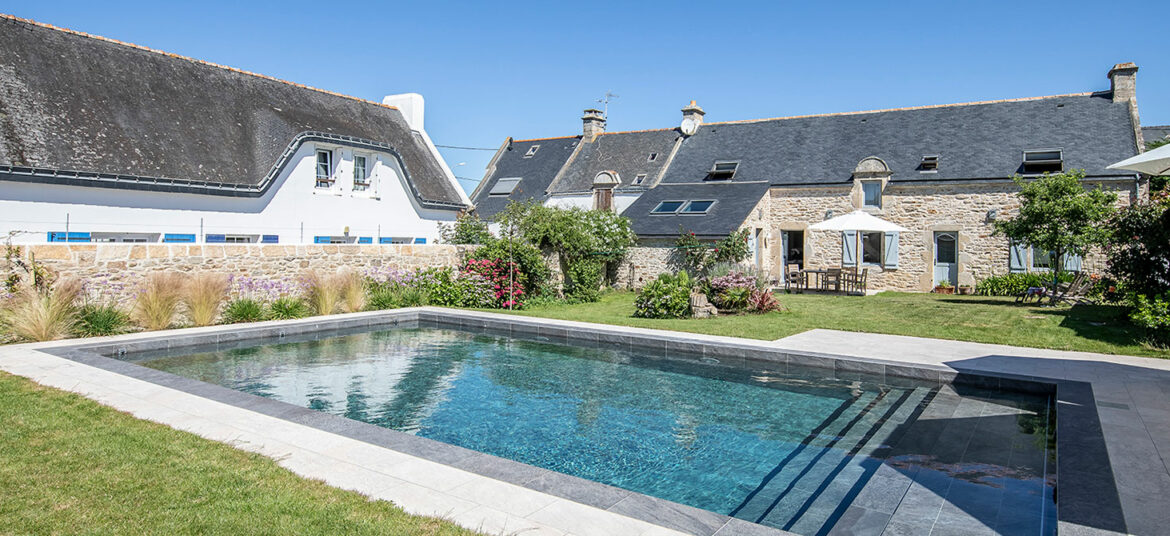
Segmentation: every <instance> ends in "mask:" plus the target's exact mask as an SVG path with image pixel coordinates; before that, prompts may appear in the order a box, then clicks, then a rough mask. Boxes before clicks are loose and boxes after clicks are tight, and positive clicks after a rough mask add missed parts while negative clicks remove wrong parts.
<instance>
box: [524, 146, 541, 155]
mask: <svg viewBox="0 0 1170 536" xmlns="http://www.w3.org/2000/svg"><path fill="white" fill-rule="evenodd" d="M539 150H540V144H539V143H537V144H535V145H532V146H530V147H528V150H527V151H525V153H524V158H532V157H533V156H536V151H539Z"/></svg>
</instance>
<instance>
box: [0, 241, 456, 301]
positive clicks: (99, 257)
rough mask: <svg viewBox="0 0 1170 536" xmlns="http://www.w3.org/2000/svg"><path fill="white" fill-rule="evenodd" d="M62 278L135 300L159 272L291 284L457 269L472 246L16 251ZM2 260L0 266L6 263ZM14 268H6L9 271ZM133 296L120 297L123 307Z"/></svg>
mask: <svg viewBox="0 0 1170 536" xmlns="http://www.w3.org/2000/svg"><path fill="white" fill-rule="evenodd" d="M13 247H14V248H19V256H20V258H22V259H25V260H28V259H30V258H35V259H36V262H37V264H39V265H42V266H45V267H46V268H48V269H49V270H51V271H52V272H54V273H56V274H58V275H61V276H71V277H78V278H81V279H83V280H86V281H94V282H99V281H100V282H102V284H104V285H106V286H107V287H110V288H118V289H121V290H122V291H123V292H125V293H127V294H129V293H132V292H134V290H135V289H136V288H137V286H138V285H139V284H140V282H141V281H142V280H143V278H144V277H145V276H146V274H149V273H153V272H165V271H173V272H182V273H198V272H219V273H225V274H235V275H239V276H247V277H253V278H262V279H271V280H282V281H290V280H295V279H296V278H298V277H299V276H301V275H302V274H304V273H305V272H308V271H314V270H315V271H321V272H334V271H337V270H340V269H343V268H349V269H353V270H357V271H359V272H364V271H366V270H371V269H378V268H397V269H413V268H425V267H440V266H457V265H458V264H459V262H460V260H461V258H462V256H463V253H464V252H465V251H466V246H453V245H438V244H433V245H326V244H320V245H296V246H292V245H288V246H282V245H260V244H233V245H185V244H141V245H136V244H48V245H30V246H13ZM6 262H8V261H5V260H4V259H0V264H3V263H6ZM8 268H9V267H8V266H0V269H3V270H4V271H7V270H8ZM127 297H128V296H118V297H115V299H116V300H118V301H123V300H125V299H126V298H127Z"/></svg>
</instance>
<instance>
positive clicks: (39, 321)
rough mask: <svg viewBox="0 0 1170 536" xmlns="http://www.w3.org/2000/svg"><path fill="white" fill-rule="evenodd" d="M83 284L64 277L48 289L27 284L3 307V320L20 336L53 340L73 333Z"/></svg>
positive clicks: (0, 322)
mask: <svg viewBox="0 0 1170 536" xmlns="http://www.w3.org/2000/svg"><path fill="white" fill-rule="evenodd" d="M81 290H82V284H81V281H80V280H77V279H72V278H70V279H63V280H61V281H58V282H57V283H56V284H54V285H53V286H52V287H51V288H49V289H47V290H37V289H35V288H31V287H30V288H24V289H21V290H20V291H19V292H17V293H15V294H14V295H13V296H12V297H11V298H9V299H8V300H6V302H7V304H6V305H5V307H4V308H3V309H0V324H3V325H4V327H5V328H6V329H7V330H8V331H9V332H10V333H11V334H12V335H13V336H14V337H17V338H18V339H23V340H28V341H51V340H56V339H61V338H65V337H68V336H70V335H71V334H72V333H73V329H74V327H75V326H76V325H77V319H78V307H77V301H78V298H80V297H81Z"/></svg>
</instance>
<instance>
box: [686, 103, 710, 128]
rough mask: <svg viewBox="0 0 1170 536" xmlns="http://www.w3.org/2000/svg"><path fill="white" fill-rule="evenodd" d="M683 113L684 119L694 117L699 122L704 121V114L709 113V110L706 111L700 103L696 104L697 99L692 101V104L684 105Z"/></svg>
mask: <svg viewBox="0 0 1170 536" xmlns="http://www.w3.org/2000/svg"><path fill="white" fill-rule="evenodd" d="M682 113H683V121H686V120H687V119H692V118H693V119H694V120H695V122H696V123H699V124H702V123H703V116H704V115H707V112H704V111H703V109H702V108H700V107H699V105H698V104H695V101H691V103H690V104H688V105H686V106H683V109H682Z"/></svg>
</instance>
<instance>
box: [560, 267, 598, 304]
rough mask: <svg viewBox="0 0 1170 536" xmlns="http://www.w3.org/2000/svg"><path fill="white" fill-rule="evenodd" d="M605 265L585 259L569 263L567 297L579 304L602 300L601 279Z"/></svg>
mask: <svg viewBox="0 0 1170 536" xmlns="http://www.w3.org/2000/svg"><path fill="white" fill-rule="evenodd" d="M604 273H605V264H604V263H602V262H600V261H597V260H595V259H590V258H583V259H576V260H572V261H570V262H569V265H568V271H567V272H566V273H565V297H566V298H569V299H570V300H574V301H577V302H582V303H584V302H595V301H597V300H599V299H601V277H602V275H604Z"/></svg>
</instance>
